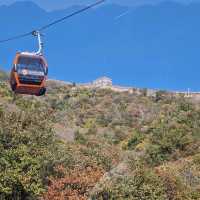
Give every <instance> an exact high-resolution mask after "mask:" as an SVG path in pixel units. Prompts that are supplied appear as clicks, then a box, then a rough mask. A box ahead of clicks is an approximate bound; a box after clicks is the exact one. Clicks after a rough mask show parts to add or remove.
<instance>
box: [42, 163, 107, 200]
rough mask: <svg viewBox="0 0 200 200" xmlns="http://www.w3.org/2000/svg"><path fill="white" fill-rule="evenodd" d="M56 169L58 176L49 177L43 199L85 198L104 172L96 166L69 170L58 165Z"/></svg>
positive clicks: (69, 199)
mask: <svg viewBox="0 0 200 200" xmlns="http://www.w3.org/2000/svg"><path fill="white" fill-rule="evenodd" d="M56 171H57V173H58V176H57V178H50V184H49V186H48V190H47V193H46V194H44V196H43V200H52V199H54V200H86V199H87V195H88V192H89V191H90V189H91V188H93V187H94V185H95V184H96V183H97V182H98V181H99V179H100V178H101V176H102V175H103V173H104V172H103V170H102V169H101V168H99V167H97V166H90V167H87V168H85V169H80V168H78V167H77V168H75V169H73V170H69V171H68V170H66V169H65V168H64V167H63V166H58V167H57V168H56ZM59 176H61V177H59Z"/></svg>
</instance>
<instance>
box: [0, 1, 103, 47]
mask: <svg viewBox="0 0 200 200" xmlns="http://www.w3.org/2000/svg"><path fill="white" fill-rule="evenodd" d="M105 1H106V0H99V1H97V2H95V3H93V4H90V5H88V6H86V7H84V8H82V9H80V10H77V11H75V12H73V13H71V14H69V15H67V16H64V17H62V18H60V19H57V20H55V21H53V22H51V23H50V24H47V25H44V26H42V27H40V28H38V29H34V30H32V31H30V32H27V33H23V34H19V35H16V36H13V37H10V38H7V39H4V40H0V43H5V42H9V41H12V40H17V39H21V38H24V37H27V36H29V35H34V33H35V32H36V31H43V30H46V29H48V28H50V27H52V26H54V25H56V24H58V23H60V22H62V21H65V20H67V19H69V18H71V17H73V16H75V15H78V14H80V13H82V12H84V11H86V10H89V9H90V8H93V7H95V6H97V5H99V4H102V3H103V2H105Z"/></svg>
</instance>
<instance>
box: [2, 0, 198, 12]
mask: <svg viewBox="0 0 200 200" xmlns="http://www.w3.org/2000/svg"><path fill="white" fill-rule="evenodd" d="M15 1H22V0H0V5H3V4H11V3H13V2H15ZM23 1H24V0H23ZM27 1H33V2H35V3H37V4H38V5H39V6H40V7H42V8H44V9H46V10H54V9H62V8H66V7H68V6H71V5H74V4H88V3H92V2H94V1H95V0H27ZM162 1H165V0H107V2H108V3H117V4H121V5H128V6H140V5H145V4H156V3H160V2H162ZM171 1H175V2H181V3H190V2H200V0H171Z"/></svg>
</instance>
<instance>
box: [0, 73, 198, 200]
mask: <svg viewBox="0 0 200 200" xmlns="http://www.w3.org/2000/svg"><path fill="white" fill-rule="evenodd" d="M5 76H6V75H5V74H4V75H3V73H1V72H0V80H1V82H0V199H1V200H4V199H5V200H11V199H30V200H31V199H34V200H35V199H40V200H53V199H55V200H65V199H69V200H86V199H90V200H106V199H111V200H118V199H119V200H193V199H194V200H199V199H200V148H199V146H200V104H198V103H192V101H190V99H185V98H184V97H183V96H181V95H179V96H178V95H176V96H175V95H172V94H169V93H166V92H162V91H159V92H157V94H156V96H155V97H148V96H147V95H146V91H145V90H143V92H142V93H141V94H140V95H138V94H136V93H134V92H133V94H129V93H116V92H113V91H111V90H109V89H104V90H103V89H97V90H94V89H83V88H82V89H81V88H78V87H73V86H67V85H66V86H65V85H62V86H61V85H59V83H56V82H54V81H50V82H49V83H48V93H47V95H46V96H45V97H32V96H23V95H14V94H13V93H12V92H11V91H10V89H9V86H8V84H7V82H6V81H4V80H6V77H5Z"/></svg>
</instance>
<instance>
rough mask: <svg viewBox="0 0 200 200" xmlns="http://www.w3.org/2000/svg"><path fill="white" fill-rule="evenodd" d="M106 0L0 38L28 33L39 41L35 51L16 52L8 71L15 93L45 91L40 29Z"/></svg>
mask: <svg viewBox="0 0 200 200" xmlns="http://www.w3.org/2000/svg"><path fill="white" fill-rule="evenodd" d="M105 1H106V0H99V1H97V2H95V3H93V4H91V5H88V6H86V7H84V8H81V9H80V10H77V11H75V12H73V13H71V14H68V15H66V16H64V17H62V18H60V19H57V20H55V21H53V22H51V23H49V24H47V25H45V26H42V27H40V28H39V29H37V30H38V31H31V32H27V33H24V34H20V35H16V36H13V37H10V38H7V39H4V40H0V44H1V43H5V42H9V41H12V40H17V39H20V38H24V37H27V36H29V35H34V36H37V38H38V42H39V50H38V51H37V52H35V53H30V52H21V53H16V56H15V59H14V62H13V67H12V70H11V73H10V86H11V89H12V90H13V91H14V92H15V93H19V94H30V95H37V96H42V95H44V94H45V93H46V86H45V83H46V79H47V75H48V66H47V62H46V60H45V58H44V56H43V55H42V51H43V43H42V41H41V34H40V31H44V30H46V29H48V28H50V27H52V26H54V25H56V24H58V23H60V22H62V21H65V20H67V19H69V18H71V17H73V16H75V15H78V14H80V13H82V12H85V11H86V10H88V9H91V8H93V7H95V6H97V5H99V4H101V3H103V2H105Z"/></svg>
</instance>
